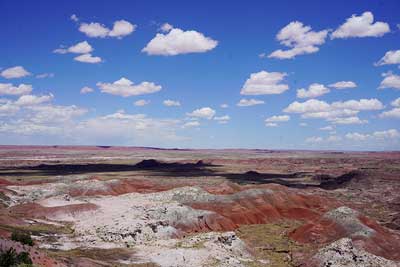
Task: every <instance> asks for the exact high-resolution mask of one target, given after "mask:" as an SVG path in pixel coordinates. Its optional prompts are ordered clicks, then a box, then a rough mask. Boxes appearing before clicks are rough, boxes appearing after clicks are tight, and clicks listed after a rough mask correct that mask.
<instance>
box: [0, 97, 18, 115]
mask: <svg viewBox="0 0 400 267" xmlns="http://www.w3.org/2000/svg"><path fill="white" fill-rule="evenodd" d="M18 110H19V106H17V105H15V104H14V103H13V102H12V101H9V100H4V101H0V117H3V116H6V117H7V118H9V117H10V115H12V114H14V113H16V112H18Z"/></svg>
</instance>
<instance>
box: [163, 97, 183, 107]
mask: <svg viewBox="0 0 400 267" xmlns="http://www.w3.org/2000/svg"><path fill="white" fill-rule="evenodd" d="M163 104H164V106H167V107H179V106H180V105H181V103H180V102H179V101H175V100H171V99H167V100H164V101H163Z"/></svg>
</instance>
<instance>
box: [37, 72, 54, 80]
mask: <svg viewBox="0 0 400 267" xmlns="http://www.w3.org/2000/svg"><path fill="white" fill-rule="evenodd" d="M53 77H54V73H41V74H38V75H36V78H37V79H44V78H53Z"/></svg>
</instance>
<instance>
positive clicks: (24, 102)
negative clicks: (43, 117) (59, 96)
mask: <svg viewBox="0 0 400 267" xmlns="http://www.w3.org/2000/svg"><path fill="white" fill-rule="evenodd" d="M53 98H54V95H53V94H48V95H42V96H36V95H23V96H20V97H19V98H18V100H17V101H15V104H16V105H17V106H33V105H38V104H42V103H45V102H49V101H51V100H52V99H53Z"/></svg>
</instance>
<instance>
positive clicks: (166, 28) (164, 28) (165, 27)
mask: <svg viewBox="0 0 400 267" xmlns="http://www.w3.org/2000/svg"><path fill="white" fill-rule="evenodd" d="M173 28H174V26H172V25H171V24H169V23H164V24H163V25H161V27H160V30H161V31H162V32H169V31H170V30H172V29H173Z"/></svg>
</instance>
